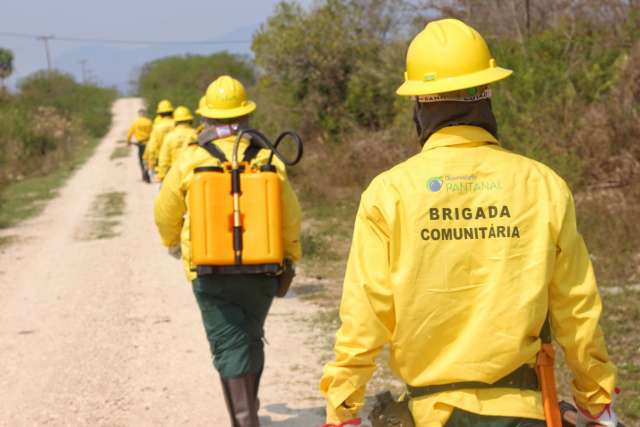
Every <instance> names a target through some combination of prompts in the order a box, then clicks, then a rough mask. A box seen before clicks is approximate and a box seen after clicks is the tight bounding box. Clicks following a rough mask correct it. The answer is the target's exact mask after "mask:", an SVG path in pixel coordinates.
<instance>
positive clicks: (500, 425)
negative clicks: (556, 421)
mask: <svg viewBox="0 0 640 427" xmlns="http://www.w3.org/2000/svg"><path fill="white" fill-rule="evenodd" d="M546 425H547V424H546V423H545V422H544V421H541V420H530V419H525V418H516V417H496V416H488V415H478V414H474V413H472V412H467V411H463V410H462V409H457V408H456V409H454V410H453V413H452V414H451V417H450V418H449V420H448V421H447V423H446V424H445V427H546Z"/></svg>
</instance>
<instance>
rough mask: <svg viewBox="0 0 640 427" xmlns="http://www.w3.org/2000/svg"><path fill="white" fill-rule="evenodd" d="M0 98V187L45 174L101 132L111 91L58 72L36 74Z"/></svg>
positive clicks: (112, 96) (105, 126)
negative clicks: (81, 82)
mask: <svg viewBox="0 0 640 427" xmlns="http://www.w3.org/2000/svg"><path fill="white" fill-rule="evenodd" d="M18 89H19V91H18V93H17V94H7V93H3V94H0V96H1V97H2V99H1V102H0V188H1V187H2V186H3V185H4V184H6V183H7V182H11V181H15V180H20V179H21V178H22V177H25V176H28V175H46V174H48V173H50V172H52V171H54V170H55V169H56V168H57V167H58V166H59V165H60V164H61V163H62V162H64V161H66V160H68V159H69V158H71V157H72V156H73V155H74V153H75V152H76V151H77V150H78V149H79V147H81V146H83V145H84V144H85V143H86V141H87V139H88V138H91V137H99V136H102V135H104V134H105V133H106V131H107V130H108V128H109V125H110V123H111V104H112V102H113V100H114V99H115V97H116V92H115V90H112V89H106V88H101V87H98V86H95V85H92V84H79V83H77V82H76V81H75V80H74V79H73V78H72V77H71V76H69V75H67V74H63V73H59V72H55V71H54V72H51V73H47V72H38V73H35V74H32V75H30V76H28V77H26V78H25V79H23V80H22V81H20V83H19V85H18Z"/></svg>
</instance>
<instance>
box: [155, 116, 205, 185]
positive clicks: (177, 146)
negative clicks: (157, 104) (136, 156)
mask: <svg viewBox="0 0 640 427" xmlns="http://www.w3.org/2000/svg"><path fill="white" fill-rule="evenodd" d="M173 120H174V121H175V124H176V125H175V128H174V129H173V130H171V131H170V132H169V133H167V135H166V136H165V137H164V142H163V144H162V147H161V148H160V156H159V157H158V167H157V168H156V170H157V172H158V174H157V179H158V180H159V181H162V180H164V177H165V176H166V175H167V172H169V168H171V165H172V164H173V163H174V162H175V161H176V160H177V159H178V157H179V156H180V153H181V152H182V150H183V149H184V148H185V147H186V146H187V145H188V144H189V143H190V142H194V141H196V140H197V139H198V134H197V133H196V130H195V129H194V128H193V127H192V124H193V115H192V114H191V111H189V109H188V108H187V107H183V106H179V107H177V108H176V110H175V111H174V112H173Z"/></svg>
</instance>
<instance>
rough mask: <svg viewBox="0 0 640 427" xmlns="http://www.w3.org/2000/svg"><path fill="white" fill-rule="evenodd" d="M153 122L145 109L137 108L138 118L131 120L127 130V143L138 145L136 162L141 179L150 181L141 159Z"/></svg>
mask: <svg viewBox="0 0 640 427" xmlns="http://www.w3.org/2000/svg"><path fill="white" fill-rule="evenodd" d="M152 126H153V124H152V122H151V119H149V117H147V110H146V109H145V108H141V109H139V110H138V118H137V119H136V120H135V121H134V122H133V124H132V125H131V127H130V128H129V131H128V132H127V145H131V144H134V145H136V146H137V147H138V162H139V163H140V172H141V173H142V180H143V181H144V182H147V183H148V182H150V179H149V172H148V171H147V167H146V165H145V162H144V160H143V156H144V150H145V147H146V144H147V141H148V140H149V136H150V135H151V128H152Z"/></svg>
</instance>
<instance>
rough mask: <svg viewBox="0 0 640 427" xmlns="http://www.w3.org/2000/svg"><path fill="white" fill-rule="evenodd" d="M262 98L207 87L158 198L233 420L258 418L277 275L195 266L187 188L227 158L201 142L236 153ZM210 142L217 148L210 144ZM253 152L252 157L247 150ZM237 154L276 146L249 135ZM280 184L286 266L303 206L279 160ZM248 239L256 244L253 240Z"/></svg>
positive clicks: (292, 257) (220, 85) (261, 158)
mask: <svg viewBox="0 0 640 427" xmlns="http://www.w3.org/2000/svg"><path fill="white" fill-rule="evenodd" d="M255 109H256V104H255V103H254V102H253V101H249V100H247V98H246V93H245V89H244V87H243V86H242V84H241V83H240V82H239V81H237V80H235V79H233V78H231V77H229V76H222V77H220V78H218V79H217V80H215V81H214V82H213V83H211V85H210V86H209V87H208V89H207V93H206V105H204V106H203V107H202V108H200V109H199V110H198V111H199V113H200V114H201V115H202V116H203V117H205V129H204V131H203V132H202V133H201V134H200V137H199V140H198V142H197V143H192V144H190V145H188V146H187V148H186V149H185V150H184V151H183V152H182V154H181V156H180V158H179V159H178V160H177V161H176V162H175V163H174V164H173V166H172V167H171V169H170V170H169V172H168V173H167V175H166V177H165V179H164V181H163V185H162V188H161V190H160V194H159V196H158V198H157V199H156V202H155V222H156V225H157V227H158V231H159V233H160V236H161V238H162V242H163V243H164V245H165V246H167V247H168V248H169V252H170V253H172V254H178V253H181V254H182V260H183V264H184V269H185V272H186V274H187V278H188V279H189V280H190V281H191V283H192V286H193V292H194V294H195V297H196V300H197V302H198V305H199V307H200V311H201V315H202V321H203V324H204V328H205V332H206V335H207V338H208V341H209V344H210V348H211V352H212V355H213V363H214V366H215V368H216V369H217V370H218V372H219V374H220V377H221V380H222V388H223V393H224V396H225V401H226V403H227V408H228V411H229V414H230V417H231V421H232V425H233V426H238V427H255V426H258V425H259V422H258V415H257V414H258V399H257V396H258V386H259V382H260V376H261V374H262V370H263V368H264V348H263V337H264V322H265V319H266V316H267V313H268V311H269V308H270V306H271V302H272V300H273V298H274V296H275V294H276V290H277V288H278V277H277V276H273V275H267V274H221V273H211V274H204V275H199V274H196V273H195V272H194V271H193V269H194V267H195V266H194V265H193V263H192V259H191V236H190V233H191V231H190V225H189V218H190V216H189V211H190V209H191V207H190V205H189V187H190V184H191V181H192V180H193V179H194V169H196V168H199V167H207V166H214V167H215V166H220V165H221V161H220V160H219V159H218V158H217V157H214V156H213V155H212V154H210V153H209V151H208V150H207V149H205V147H204V146H203V145H206V144H208V143H209V142H212V143H213V145H214V146H215V147H217V148H218V149H219V150H220V152H222V153H223V154H224V156H226V158H227V159H231V155H232V147H233V145H234V142H235V140H236V135H237V132H238V131H239V129H240V128H246V127H248V124H249V115H250V114H251V113H252V112H253V111H254V110H255ZM207 148H209V149H211V146H208V147H207ZM248 154H251V156H248ZM239 155H240V156H243V157H244V159H245V161H247V157H253V158H252V159H250V160H249V163H250V165H252V166H260V165H265V164H266V163H267V162H268V161H269V156H270V151H268V150H263V149H259V148H256V147H255V146H253V145H252V144H251V142H250V141H249V140H246V139H243V140H241V142H240V149H239ZM273 164H274V166H275V167H276V170H277V173H278V176H279V178H280V180H281V182H282V208H283V228H282V235H283V245H284V255H285V258H286V260H287V261H286V262H285V264H286V265H291V264H292V263H294V262H296V261H298V260H299V259H300V256H301V248H300V206H299V204H298V200H297V198H296V195H295V193H294V192H293V189H292V188H291V185H290V184H289V181H288V179H287V174H286V170H285V167H284V164H283V163H282V162H280V161H279V160H275V159H274V163H273ZM246 244H251V243H250V242H247V243H246Z"/></svg>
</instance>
